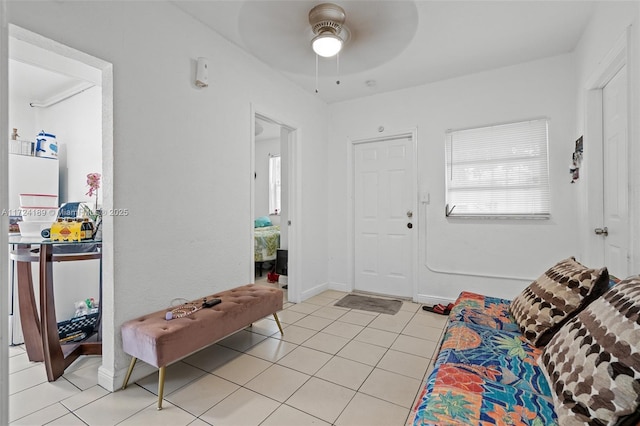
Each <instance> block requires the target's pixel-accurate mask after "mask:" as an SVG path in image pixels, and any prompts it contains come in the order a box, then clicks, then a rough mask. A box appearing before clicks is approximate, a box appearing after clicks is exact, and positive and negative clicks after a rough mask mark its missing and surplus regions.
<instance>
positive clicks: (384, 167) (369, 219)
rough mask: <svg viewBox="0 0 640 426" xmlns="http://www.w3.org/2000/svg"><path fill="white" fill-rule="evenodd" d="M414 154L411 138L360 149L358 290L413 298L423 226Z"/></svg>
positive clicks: (356, 196) (357, 165)
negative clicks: (418, 215)
mask: <svg viewBox="0 0 640 426" xmlns="http://www.w3.org/2000/svg"><path fill="white" fill-rule="evenodd" d="M414 155H415V153H414V144H413V142H412V141H411V138H410V137H402V138H398V139H390V140H380V141H374V142H366V143H360V144H357V145H355V148H354V163H355V164H354V173H355V176H354V215H355V220H354V222H355V223H354V231H355V233H354V236H355V241H354V250H355V253H354V271H355V277H354V279H355V282H354V287H355V289H356V290H361V291H367V292H372V293H379V294H387V295H393V296H401V297H412V296H413V288H414V286H413V284H414V283H413V280H414V270H415V264H414V263H415V261H414V259H415V256H414V250H415V247H414V239H415V238H416V237H415V234H416V227H415V225H416V224H417V220H415V219H416V217H415V215H414V212H415V203H416V200H415V194H416V191H415V165H414V164H415V161H414Z"/></svg>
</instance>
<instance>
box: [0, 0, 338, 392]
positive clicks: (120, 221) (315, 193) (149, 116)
mask: <svg viewBox="0 0 640 426" xmlns="http://www.w3.org/2000/svg"><path fill="white" fill-rule="evenodd" d="M8 20H9V22H11V23H13V24H15V25H18V26H20V27H23V28H27V29H29V30H31V31H33V32H36V33H39V34H42V35H43V36H45V37H49V38H51V39H53V40H55V41H58V42H60V43H63V44H65V45H68V46H70V47H72V48H75V49H78V50H80V51H83V52H86V53H88V54H90V55H93V56H95V57H97V58H100V59H103V60H105V61H108V62H110V63H112V64H113V78H114V86H113V99H114V118H113V122H114V132H113V137H114V142H113V181H112V182H108V183H107V184H109V185H113V207H114V208H127V209H128V211H129V215H128V216H124V217H122V216H120V217H113V222H112V223H113V232H114V247H113V249H114V259H113V263H114V265H115V275H114V283H113V288H109V289H105V299H106V300H105V301H104V303H103V306H105V317H104V321H105V324H104V337H103V338H104V344H103V365H102V368H101V370H100V375H101V376H100V383H101V384H102V385H103V386H104V387H106V388H108V389H115V388H117V387H119V386H120V384H121V382H122V380H123V377H124V373H125V371H126V368H127V365H128V357H127V356H126V355H125V354H124V353H123V352H122V345H121V339H120V334H119V331H118V330H119V328H120V326H121V324H122V323H123V322H125V321H126V320H128V319H131V318H134V317H137V316H140V315H141V314H143V313H145V312H152V311H155V310H161V309H165V308H166V307H167V306H168V305H169V303H170V302H171V300H172V299H174V298H176V297H183V298H187V299H192V298H196V297H200V296H202V295H203V294H211V293H213V292H216V291H219V290H222V289H227V288H231V287H234V286H237V285H241V284H245V283H247V282H250V281H252V279H253V262H252V259H251V248H252V246H253V241H252V240H251V237H250V231H251V226H252V221H253V217H251V212H250V197H249V192H250V183H251V179H253V171H252V170H251V158H250V140H251V137H250V134H251V133H250V132H251V129H250V127H251V126H250V124H251V120H252V117H251V107H250V106H251V104H252V103H255V104H256V105H261V106H265V108H266V109H267V110H268V111H270V112H274V114H273V115H274V116H277V117H279V118H281V119H282V120H284V121H285V122H287V123H294V124H295V125H296V127H297V128H298V129H299V146H298V150H299V151H298V152H299V156H298V157H297V159H296V161H298V162H299V163H300V164H298V165H297V167H298V170H299V178H298V179H299V182H298V184H299V185H301V186H303V187H304V188H305V193H303V194H300V197H301V198H300V200H299V203H300V204H299V206H300V218H301V219H300V220H299V221H298V223H297V224H294V226H298V227H299V235H300V241H301V244H302V245H301V247H300V249H299V253H298V255H299V257H300V270H301V271H302V272H303V276H301V277H300V278H301V279H300V282H298V283H295V284H294V285H298V286H299V287H300V289H301V291H302V292H304V291H305V290H306V289H307V288H312V287H314V286H318V285H325V286H326V283H327V272H326V264H327V260H326V257H327V244H326V238H325V237H324V229H326V227H327V224H326V217H327V206H326V203H325V200H326V194H327V187H326V183H325V180H324V176H325V174H326V164H327V162H326V161H327V151H326V145H325V141H326V139H327V130H326V129H327V107H326V105H325V104H323V103H322V102H320V101H319V100H317V99H316V98H314V97H313V96H312V95H310V94H308V93H306V92H304V91H303V90H302V89H300V88H299V87H297V86H294V85H292V84H291V83H290V82H288V81H287V80H285V79H284V77H282V76H281V75H279V74H277V73H275V72H273V71H271V70H270V69H269V68H268V67H267V66H265V65H264V64H262V63H261V62H259V61H258V60H256V59H255V58H252V57H250V56H249V55H247V54H246V53H244V52H242V51H241V50H240V49H238V48H237V47H235V46H234V45H232V44H231V43H229V42H228V41H226V40H225V39H224V38H222V37H221V36H219V35H218V34H217V33H215V32H213V31H211V30H209V29H207V28H206V27H204V26H203V25H201V24H200V23H199V22H197V21H196V20H194V19H193V18H191V17H189V16H187V15H185V14H183V13H182V12H180V11H179V10H178V9H176V8H175V7H173V6H172V5H170V4H168V3H166V2H57V1H46V2H39V1H33V2H17V1H16V2H9V5H8ZM199 56H204V57H208V58H210V68H209V69H210V75H209V82H210V83H209V87H208V88H206V89H200V88H197V87H195V85H194V83H193V80H194V73H195V60H196V58H197V57H199ZM104 159H105V161H109V160H110V159H111V157H110V156H109V157H107V156H105V157H104ZM105 168H106V167H104V165H103V169H105ZM308 194H312V195H308ZM307 222H308V223H309V224H313V226H309V227H305V223H307ZM108 224H109V222H107V225H108ZM203 225H206V226H203ZM185 231H186V232H185ZM105 232H106V229H105ZM290 258H291V256H290ZM107 297H108V298H107ZM137 370H138V369H137ZM139 371H140V370H139ZM147 371H150V370H147ZM138 374H140V373H137V372H134V379H135V378H136V377H135V376H136V375H138Z"/></svg>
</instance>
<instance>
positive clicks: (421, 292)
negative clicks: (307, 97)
mask: <svg viewBox="0 0 640 426" xmlns="http://www.w3.org/2000/svg"><path fill="white" fill-rule="evenodd" d="M574 77H575V71H574V64H573V57H572V56H571V55H563V56H558V57H553V58H548V59H544V60H540V61H535V62H531V63H526V64H521V65H516V66H512V67H508V68H502V69H497V70H494V71H489V72H483V73H480V74H475V75H470V76H466V77H462V78H456V79H452V80H447V81H442V82H439V83H434V84H430V85H425V86H419V87H414V88H411V89H408V90H402V91H396V92H391V93H384V94H380V95H377V96H371V97H367V98H363V99H359V100H355V101H351V102H342V103H338V104H334V105H331V107H330V109H331V130H330V137H329V164H331V168H330V170H329V174H328V180H329V199H328V204H329V205H331V210H330V213H329V280H330V285H331V286H332V287H334V288H347V289H350V288H352V281H353V278H352V271H351V269H350V268H351V266H350V264H349V262H348V259H349V258H350V257H352V253H348V252H347V247H348V240H347V239H348V238H352V235H350V231H349V223H350V222H351V221H352V218H350V217H347V209H348V201H349V196H350V194H348V193H347V185H346V183H347V182H348V181H349V180H350V179H352V173H353V172H352V169H351V165H350V164H349V163H348V155H347V153H348V150H349V149H350V144H349V142H348V138H358V137H367V136H371V137H377V136H380V133H379V132H378V131H377V129H378V127H379V126H384V128H385V131H384V133H383V134H392V133H393V132H394V131H396V132H397V131H402V130H407V129H410V128H417V130H418V141H417V144H418V154H417V155H418V191H419V193H428V194H429V195H430V204H428V205H426V204H420V207H419V211H418V214H417V218H418V223H417V226H415V227H414V229H415V231H416V232H417V234H418V243H419V247H420V249H419V271H418V277H419V278H418V280H419V283H418V297H417V299H418V300H419V301H422V302H436V301H444V300H451V299H454V298H455V297H457V295H458V294H459V293H460V291H462V290H470V291H478V292H482V293H485V294H491V295H495V296H499V297H506V298H511V297H513V296H514V295H516V294H517V293H519V292H520V291H521V290H522V288H523V287H524V286H525V285H527V284H528V283H529V282H530V281H531V280H532V279H534V278H536V277H538V276H539V275H540V274H541V273H542V272H544V271H545V270H546V269H547V268H548V267H550V266H551V265H553V264H554V263H556V262H557V261H559V260H561V259H564V258H566V257H568V256H571V255H575V254H576V245H577V243H576V241H577V240H576V225H575V217H576V215H578V214H579V213H580V212H579V211H578V210H577V208H576V203H575V200H576V191H575V188H573V187H572V186H571V184H570V180H571V179H570V176H569V173H568V167H569V165H570V159H571V151H572V149H573V146H574V141H575V139H576V137H575V136H576V135H575V133H574V128H575V127H574V123H575V115H574V114H575V83H574ZM541 116H544V117H548V118H549V119H550V124H549V157H550V158H549V165H550V182H551V219H550V220H462V219H457V220H455V219H449V220H448V219H447V218H445V216H444V199H445V192H444V189H445V182H444V174H445V173H444V158H445V155H444V147H445V131H446V130H447V129H458V128H468V127H474V126H482V125H487V124H493V123H501V122H509V121H516V120H525V119H529V118H534V117H541ZM414 225H415V223H414ZM435 271H443V272H442V273H441V272H435ZM483 276H488V277H483ZM491 276H501V277H507V278H494V277H491ZM514 278H521V279H514Z"/></svg>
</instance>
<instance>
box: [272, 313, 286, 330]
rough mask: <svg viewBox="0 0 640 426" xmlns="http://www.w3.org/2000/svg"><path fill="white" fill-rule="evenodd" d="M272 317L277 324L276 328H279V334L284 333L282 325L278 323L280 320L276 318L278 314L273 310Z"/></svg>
mask: <svg viewBox="0 0 640 426" xmlns="http://www.w3.org/2000/svg"><path fill="white" fill-rule="evenodd" d="M273 318H274V319H275V320H276V324H278V328H279V329H280V334H282V335H283V334H284V331H282V325H280V320H279V319H278V314H276V313H275V312H274V313H273Z"/></svg>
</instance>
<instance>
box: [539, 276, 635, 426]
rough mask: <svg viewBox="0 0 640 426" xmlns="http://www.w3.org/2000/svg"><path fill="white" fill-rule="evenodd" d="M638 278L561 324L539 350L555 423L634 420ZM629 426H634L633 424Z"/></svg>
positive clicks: (627, 281) (606, 294)
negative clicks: (550, 396) (555, 414)
mask: <svg viewBox="0 0 640 426" xmlns="http://www.w3.org/2000/svg"><path fill="white" fill-rule="evenodd" d="M639 312H640V277H632V278H628V279H626V280H623V281H621V282H620V283H619V284H616V285H615V286H614V287H613V288H611V289H610V290H609V291H607V293H605V295H604V296H602V297H600V298H598V299H597V300H595V301H594V302H593V303H591V304H590V305H589V306H587V307H586V308H585V310H584V311H582V312H581V313H580V314H578V316H576V317H575V318H573V319H572V320H571V321H569V322H568V323H567V324H565V325H564V326H563V327H562V328H561V329H560V330H559V331H558V333H557V334H556V335H555V336H554V337H553V339H551V341H550V342H549V344H548V345H547V347H546V348H545V349H544V350H543V351H542V354H541V356H540V358H539V363H540V365H541V367H542V369H543V370H544V374H545V375H546V377H547V380H549V384H550V386H551V389H552V394H553V398H554V405H555V409H556V413H557V414H558V423H559V424H561V425H577V424H579V425H583V424H589V425H612V424H614V423H615V422H616V421H618V420H621V421H622V424H627V420H629V418H627V419H623V418H622V417H623V416H632V417H635V420H636V421H637V413H636V410H637V409H638V401H640V324H639V322H640V315H639ZM634 423H635V422H634Z"/></svg>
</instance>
